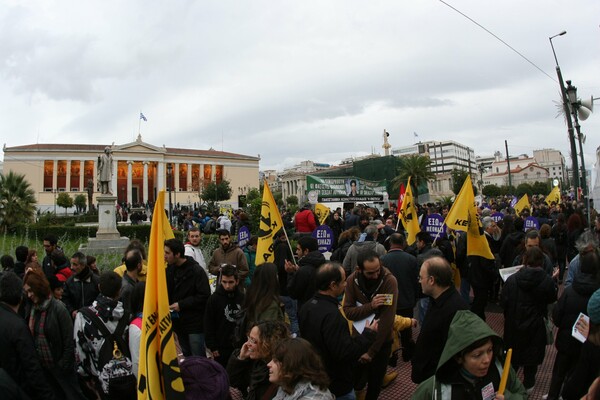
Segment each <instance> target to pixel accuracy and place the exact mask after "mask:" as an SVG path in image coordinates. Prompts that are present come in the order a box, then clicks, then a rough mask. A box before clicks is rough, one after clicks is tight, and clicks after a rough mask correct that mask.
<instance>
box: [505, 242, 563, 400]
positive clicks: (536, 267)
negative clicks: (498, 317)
mask: <svg viewBox="0 0 600 400" xmlns="http://www.w3.org/2000/svg"><path fill="white" fill-rule="evenodd" d="M523 264H524V267H523V268H521V269H520V270H519V271H518V272H517V273H515V274H514V275H512V276H510V277H509V278H508V279H507V280H506V283H505V284H504V289H503V290H502V299H501V304H502V307H503V308H504V342H505V343H506V346H507V347H509V348H512V349H513V352H514V354H513V358H512V364H513V366H514V367H515V369H517V370H518V369H519V367H523V375H524V381H523V384H524V385H525V388H526V389H527V393H528V394H529V393H532V392H533V390H534V386H535V375H536V373H537V369H538V366H539V365H540V364H541V363H542V362H543V361H544V356H545V351H546V340H547V339H546V323H545V321H544V318H546V317H547V306H548V304H550V303H553V302H555V301H556V294H557V287H556V284H555V283H554V281H553V280H552V278H550V277H549V276H548V275H547V274H546V271H544V269H543V265H544V253H543V252H542V250H541V249H540V248H539V247H536V246H534V247H530V248H528V249H527V251H526V252H525V255H524V257H523Z"/></svg>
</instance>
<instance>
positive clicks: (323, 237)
mask: <svg viewBox="0 0 600 400" xmlns="http://www.w3.org/2000/svg"><path fill="white" fill-rule="evenodd" d="M312 237H314V238H315V239H317V242H318V243H319V251H320V252H321V253H325V252H328V251H331V246H333V231H332V230H331V228H330V227H329V226H327V225H321V226H319V227H318V228H317V229H315V230H314V231H313V233H312Z"/></svg>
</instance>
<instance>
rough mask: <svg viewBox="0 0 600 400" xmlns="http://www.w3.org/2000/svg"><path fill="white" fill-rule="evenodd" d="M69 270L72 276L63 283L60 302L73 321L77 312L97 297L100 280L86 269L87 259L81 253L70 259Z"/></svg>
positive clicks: (88, 268)
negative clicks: (63, 288)
mask: <svg viewBox="0 0 600 400" xmlns="http://www.w3.org/2000/svg"><path fill="white" fill-rule="evenodd" d="M71 270H72V271H73V275H71V276H70V277H69V279H67V282H66V283H65V291H64V293H63V298H62V301H63V303H65V305H66V306H67V310H69V312H70V313H71V317H72V318H73V319H75V315H77V310H79V309H80V308H81V307H87V306H90V305H91V304H92V303H93V302H94V300H96V297H98V294H99V293H100V291H99V289H98V284H99V283H100V278H99V277H98V275H96V274H94V273H93V272H92V270H91V269H90V267H88V265H87V258H86V256H85V255H84V254H83V253H81V252H77V253H75V254H73V257H71Z"/></svg>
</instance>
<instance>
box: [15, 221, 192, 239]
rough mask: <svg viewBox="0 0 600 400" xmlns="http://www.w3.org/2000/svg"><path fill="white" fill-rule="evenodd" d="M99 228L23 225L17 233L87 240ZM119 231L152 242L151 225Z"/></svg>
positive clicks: (181, 236) (177, 234)
mask: <svg viewBox="0 0 600 400" xmlns="http://www.w3.org/2000/svg"><path fill="white" fill-rule="evenodd" d="M97 230H98V228H96V227H95V226H69V224H67V225H62V226H61V225H50V226H48V225H38V224H35V225H29V226H26V225H21V226H19V227H17V229H16V233H17V234H19V235H23V236H27V237H28V238H31V239H35V238H38V239H39V238H42V237H44V236H45V235H49V234H52V235H55V236H56V237H62V236H64V235H67V237H69V238H70V239H87V238H89V237H96V231H97ZM117 230H118V231H119V233H120V234H121V236H126V237H128V238H130V239H134V238H135V239H139V240H141V241H142V242H147V241H148V240H150V225H119V226H117ZM174 234H175V237H176V238H178V239H180V240H183V239H184V233H183V232H182V231H174Z"/></svg>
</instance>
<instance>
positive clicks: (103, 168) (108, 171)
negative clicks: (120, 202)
mask: <svg viewBox="0 0 600 400" xmlns="http://www.w3.org/2000/svg"><path fill="white" fill-rule="evenodd" d="M112 171H113V157H112V153H111V151H110V147H108V146H106V147H105V148H104V153H103V154H101V155H99V156H98V191H99V192H100V193H101V194H109V195H112V191H111V190H110V184H111V181H112Z"/></svg>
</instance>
